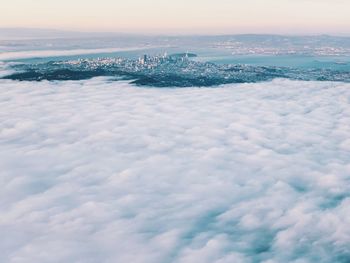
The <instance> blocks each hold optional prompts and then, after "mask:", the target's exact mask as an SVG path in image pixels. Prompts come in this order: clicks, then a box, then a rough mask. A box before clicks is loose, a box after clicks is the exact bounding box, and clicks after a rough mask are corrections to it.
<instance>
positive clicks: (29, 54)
mask: <svg viewBox="0 0 350 263" xmlns="http://www.w3.org/2000/svg"><path fill="white" fill-rule="evenodd" d="M139 49H144V47H130V48H98V49H72V50H32V51H27V50H26V51H11V52H2V53H0V60H13V59H26V58H44V57H60V56H75V55H86V54H99V53H113V52H120V51H132V50H139Z"/></svg>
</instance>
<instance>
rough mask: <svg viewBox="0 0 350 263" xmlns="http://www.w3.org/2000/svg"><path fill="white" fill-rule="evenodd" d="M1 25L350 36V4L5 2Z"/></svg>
mask: <svg viewBox="0 0 350 263" xmlns="http://www.w3.org/2000/svg"><path fill="white" fill-rule="evenodd" d="M0 27H37V28H57V29H73V30H84V31H119V32H144V33H180V34H181V33H210V34H218V33H220V34H221V33H285V34H288V33H290V34H305V33H312V34H319V33H331V34H350V0H1V3H0Z"/></svg>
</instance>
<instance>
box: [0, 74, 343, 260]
mask: <svg viewBox="0 0 350 263" xmlns="http://www.w3.org/2000/svg"><path fill="white" fill-rule="evenodd" d="M349 103H350V84H342V83H329V82H323V83H321V82H296V81H288V80H275V81H273V82H269V83H259V84H241V85H229V86H224V87H219V88H187V89H153V88H135V87H133V86H131V85H129V84H127V83H123V82H118V83H117V82H109V81H108V80H106V79H102V78H97V79H92V80H88V81H78V82H68V81H67V82H38V83H29V82H15V81H5V80H1V82H0V107H1V109H2V110H1V111H0V171H1V172H0V182H1V191H0V211H1V216H0V235H1V236H2V238H1V239H0V251H1V253H2V255H1V258H0V261H1V262H134V263H137V262H142V263H146V262H152V263H154V262H181V263H186V262H191V263H192V262H201V263H202V262H203V263H204V262H208V263H209V262H210V263H212V262H217V263H224V262H266V263H267V262H269V263H272V262H348V259H349V258H350V228H349V225H350V198H349V193H350V184H349V180H350V139H349V134H350V124H349V117H350V106H349Z"/></svg>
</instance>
